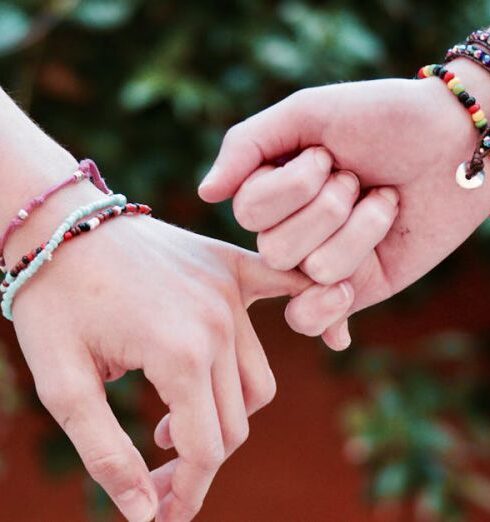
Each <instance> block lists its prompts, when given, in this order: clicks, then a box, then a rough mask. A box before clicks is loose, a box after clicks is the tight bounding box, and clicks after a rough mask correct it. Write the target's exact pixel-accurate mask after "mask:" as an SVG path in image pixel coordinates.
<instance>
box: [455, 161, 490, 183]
mask: <svg viewBox="0 0 490 522" xmlns="http://www.w3.org/2000/svg"><path fill="white" fill-rule="evenodd" d="M466 167H467V163H466V162H464V163H461V164H460V165H459V166H458V169H457V170H456V183H457V184H458V185H459V186H460V187H462V188H464V189H468V190H472V189H476V188H479V187H481V186H482V185H483V182H484V181H485V171H483V170H481V171H480V172H478V173H477V174H476V175H475V176H473V177H472V178H470V179H468V177H467V174H466Z"/></svg>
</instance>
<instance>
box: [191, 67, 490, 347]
mask: <svg viewBox="0 0 490 522" xmlns="http://www.w3.org/2000/svg"><path fill="white" fill-rule="evenodd" d="M448 68H449V69H451V70H453V71H454V72H456V73H457V74H458V75H459V76H460V77H461V79H462V82H463V84H464V85H465V86H466V87H467V89H468V91H469V92H470V93H471V94H472V95H474V96H476V97H477V100H478V101H480V103H481V104H482V106H483V108H485V109H486V110H487V112H488V110H490V96H489V95H488V86H487V83H488V75H487V73H485V72H484V71H483V70H481V69H480V68H479V67H478V66H476V65H475V64H472V63H471V62H468V61H465V60H457V61H455V62H453V63H452V64H450V65H449V66H448ZM477 137H478V135H477V133H476V131H475V129H474V128H473V126H472V123H471V119H470V116H469V115H468V113H467V112H466V111H465V109H464V108H463V107H462V106H461V105H460V104H459V102H458V100H457V99H456V98H455V97H454V95H452V94H451V93H450V92H449V91H448V89H447V87H446V86H445V85H444V83H443V82H442V81H440V80H439V79H437V78H430V79H427V80H420V81H417V80H398V79H393V80H379V81H371V82H358V83H347V84H339V85H331V86H327V87H319V88H312V89H305V90H303V91H299V92H298V93H296V94H293V95H292V96H290V97H289V98H287V99H286V100H284V101H282V102H280V103H278V104H277V105H275V106H273V107H271V108H269V109H267V110H265V111H263V112H261V113H259V114H257V115H255V116H253V117H251V118H249V119H247V120H245V121H244V122H242V123H239V124H238V125H236V126H235V127H233V128H232V129H230V131H229V132H228V133H227V135H226V137H225V139H224V142H223V145H222V147H221V150H220V153H219V155H218V158H217V160H216V162H215V166H214V168H213V169H212V170H211V172H210V174H209V175H208V177H207V178H205V180H204V182H203V184H202V185H201V187H200V195H201V197H202V198H203V199H205V200H206V201H209V202H217V201H220V200H223V199H226V198H229V197H233V196H234V210H235V216H236V217H237V220H238V221H239V222H240V224H242V225H243V226H244V227H245V228H248V229H250V230H254V231H258V232H259V237H258V246H259V250H260V252H261V253H262V254H263V256H264V259H265V260H266V261H267V262H268V263H269V264H270V265H271V266H274V267H276V268H290V267H291V266H294V265H296V264H300V266H301V268H302V270H303V271H304V272H305V273H306V274H307V275H308V276H309V277H311V278H312V279H313V280H315V281H316V282H318V283H319V284H321V285H326V286H323V287H322V286H319V285H316V286H314V287H312V288H309V289H308V290H306V291H305V292H304V293H303V294H302V295H300V296H298V297H296V298H294V299H293V300H292V301H291V302H290V304H289V306H288V308H287V311H286V318H287V320H288V322H289V324H290V325H291V326H292V328H293V329H295V330H296V331H298V332H301V333H305V334H308V335H318V334H321V333H322V332H323V339H324V340H325V341H326V343H327V344H329V345H330V346H332V347H333V348H338V349H340V348H344V347H345V346H346V345H348V333H347V329H346V318H347V317H348V316H349V315H351V314H352V313H354V312H355V311H357V310H360V309H362V308H365V307H367V306H369V305H372V304H374V303H377V302H379V301H382V300H384V299H386V298H388V297H390V296H391V295H393V294H394V293H396V292H398V291H400V290H401V289H403V288H405V287H406V286H408V285H410V284H411V283H413V282H414V281H416V280H417V279H419V278H420V277H422V276H423V275H424V274H425V273H427V272H428V271H429V270H430V269H432V268H433V267H434V266H436V265H437V264H438V263H439V262H440V261H441V260H442V259H444V258H445V257H446V256H447V255H449V254H450V253H451V252H452V251H453V250H454V249H455V248H457V247H458V246H459V245H460V244H461V243H462V242H463V241H464V240H465V239H466V238H467V237H468V236H469V235H470V234H471V233H472V232H473V231H474V230H475V228H476V227H477V226H478V225H479V224H480V223H481V222H482V221H483V220H484V219H485V218H486V217H487V215H488V212H489V209H490V182H489V181H488V180H487V182H486V183H485V184H484V186H483V187H482V188H481V189H478V190H473V191H468V190H464V189H462V188H460V187H459V186H458V185H457V184H456V182H455V179H454V174H455V171H456V169H457V167H458V165H459V164H460V163H461V162H462V161H464V160H466V159H469V158H470V157H471V155H472V152H473V149H474V147H475V145H476V142H477ZM318 147H320V149H318ZM322 149H326V150H327V151H328V152H329V155H330V158H329V159H327V162H329V164H330V163H332V164H333V169H334V170H347V171H351V172H353V173H355V174H356V175H357V176H358V178H359V180H360V183H361V187H362V189H370V188H372V187H385V188H384V189H383V190H382V192H384V193H385V194H384V195H388V196H389V194H390V193H389V192H386V190H387V188H386V186H387V185H389V186H391V187H392V188H393V189H395V190H394V191H391V198H390V197H388V198H384V199H385V201H384V202H383V201H382V199H383V198H380V197H379V196H380V193H379V189H377V190H374V191H371V192H370V193H369V194H368V196H367V197H366V198H364V199H363V200H361V201H360V202H359V203H357V205H356V206H354V204H355V201H354V200H353V198H352V197H346V196H345V192H344V193H343V194H340V192H339V190H338V184H337V185H336V186H337V188H336V189H335V187H334V186H333V184H332V179H333V180H335V176H330V177H328V175H327V176H325V175H324V174H323V177H322V176H321V175H320V172H321V170H322V169H318V168H317V167H315V163H314V161H313V158H314V156H315V155H316V154H317V153H318V151H319V150H320V151H321V150H322ZM298 153H299V155H298ZM288 154H295V155H296V158H295V159H293V160H292V161H291V162H290V163H289V164H287V165H285V166H284V167H282V168H281V169H280V170H276V171H273V170H272V167H271V166H270V165H271V163H273V161H274V160H275V159H277V158H279V157H283V156H284V155H288ZM329 169H330V165H329V166H328V167H327V169H326V170H327V171H328V170H329ZM295 173H296V175H295ZM275 174H276V175H275ZM279 174H282V175H279ZM288 180H289V181H288ZM329 184H330V187H329ZM329 193H330V195H329ZM332 193H333V197H332ZM339 194H340V196H339ZM397 195H398V196H399V205H398V206H399V209H397V208H396V200H397ZM389 199H392V201H393V202H394V203H395V204H394V205H392V206H390V205H389V204H388V202H387V200H389ZM353 206H354V207H353ZM368 207H369V208H368ZM352 209H353V210H352ZM322 212H323V213H322ZM393 220H394V222H393ZM392 223H393V225H392ZM322 224H324V225H322ZM391 225H392V226H391ZM322 226H323V232H322ZM390 227H391V228H390ZM388 229H389V232H388ZM378 243H379V244H378ZM376 245H377V246H376ZM341 281H342V282H343V284H342V287H343V288H344V289H345V290H346V291H347V293H349V295H351V296H352V300H351V302H350V303H349V306H348V308H347V309H345V308H346V307H345V300H344V301H343V302H342V304H339V302H338V301H336V302H335V303H334V302H333V300H332V299H329V297H328V296H329V294H330V292H331V291H332V289H337V288H338V286H339V282H341Z"/></svg>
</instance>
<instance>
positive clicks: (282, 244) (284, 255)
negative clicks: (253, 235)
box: [257, 231, 295, 270]
mask: <svg viewBox="0 0 490 522" xmlns="http://www.w3.org/2000/svg"><path fill="white" fill-rule="evenodd" d="M257 249H258V251H259V253H260V255H261V256H262V258H263V259H264V261H265V262H266V263H267V265H269V266H270V267H271V268H273V269H275V270H289V269H290V268H293V267H294V266H295V265H294V263H293V264H291V263H292V260H291V254H290V249H289V247H288V244H287V241H285V240H284V239H283V236H282V235H281V234H280V233H277V232H273V231H267V232H260V233H259V234H258V236H257Z"/></svg>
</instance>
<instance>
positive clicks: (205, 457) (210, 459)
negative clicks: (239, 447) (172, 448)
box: [194, 443, 225, 473]
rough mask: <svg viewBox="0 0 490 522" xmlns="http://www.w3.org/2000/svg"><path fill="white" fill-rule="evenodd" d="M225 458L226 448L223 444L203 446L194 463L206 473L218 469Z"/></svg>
mask: <svg viewBox="0 0 490 522" xmlns="http://www.w3.org/2000/svg"><path fill="white" fill-rule="evenodd" d="M224 460H225V449H224V447H223V445H222V444H218V443H216V444H214V445H209V446H208V447H205V448H204V447H203V448H201V451H200V452H199V453H198V454H197V455H196V458H195V459H194V464H195V465H196V466H197V467H198V468H199V469H200V470H202V471H204V472H205V473H212V472H214V471H216V470H217V469H218V468H219V467H220V466H221V464H222V463H223V461H224Z"/></svg>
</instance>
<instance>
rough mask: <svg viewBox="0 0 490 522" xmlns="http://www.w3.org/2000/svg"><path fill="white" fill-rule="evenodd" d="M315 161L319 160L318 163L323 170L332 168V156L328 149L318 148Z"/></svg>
mask: <svg viewBox="0 0 490 522" xmlns="http://www.w3.org/2000/svg"><path fill="white" fill-rule="evenodd" d="M315 161H316V162H317V165H318V166H319V167H320V169H321V170H322V172H326V171H328V170H330V156H329V155H328V154H327V151H326V150H324V149H316V150H315Z"/></svg>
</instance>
